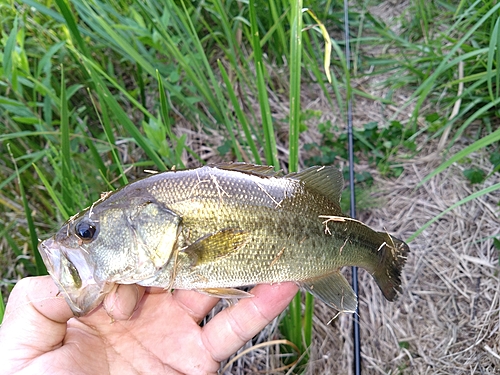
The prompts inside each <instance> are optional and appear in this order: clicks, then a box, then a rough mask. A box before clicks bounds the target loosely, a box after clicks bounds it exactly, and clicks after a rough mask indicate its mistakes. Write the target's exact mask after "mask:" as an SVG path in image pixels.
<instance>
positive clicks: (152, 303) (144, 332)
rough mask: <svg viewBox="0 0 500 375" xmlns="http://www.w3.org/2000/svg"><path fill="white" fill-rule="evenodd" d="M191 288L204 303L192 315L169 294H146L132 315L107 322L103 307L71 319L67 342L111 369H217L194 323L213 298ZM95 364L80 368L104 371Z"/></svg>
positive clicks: (84, 360) (122, 371) (141, 371)
mask: <svg viewBox="0 0 500 375" xmlns="http://www.w3.org/2000/svg"><path fill="white" fill-rule="evenodd" d="M182 293H183V294H184V293H188V292H184V291H183V292H182ZM189 293H192V294H193V297H195V298H196V299H197V301H198V303H199V305H200V306H203V308H202V309H199V311H197V312H196V313H195V315H190V314H189V313H188V311H186V307H185V306H183V305H182V303H179V302H178V301H177V298H174V296H173V295H172V294H165V293H163V294H147V295H146V296H145V297H144V298H143V300H142V302H141V305H140V307H139V309H138V310H137V311H136V313H135V314H134V315H133V317H132V318H131V319H130V320H126V321H115V322H113V323H111V319H110V318H109V317H108V316H107V314H106V312H105V311H104V309H102V308H101V309H99V310H98V311H96V312H94V313H93V314H92V315H91V316H89V317H86V318H82V319H80V320H79V321H78V320H76V319H73V320H72V321H71V323H70V329H68V333H67V335H66V342H78V343H79V345H78V346H77V345H75V346H74V347H73V348H72V350H74V351H75V354H76V353H78V354H79V355H81V356H82V360H83V363H88V362H87V360H88V361H89V362H90V361H93V362H94V363H95V362H96V361H95V359H96V356H98V358H99V359H100V360H99V362H100V363H109V364H110V366H109V372H110V373H113V374H114V373H116V374H125V373H127V372H132V373H157V374H159V373H162V374H163V373H175V372H180V373H186V374H194V373H195V372H199V373H203V374H206V373H215V372H216V371H217V369H218V368H219V364H218V362H216V361H215V360H214V359H213V358H212V356H211V354H210V352H209V351H208V350H207V348H205V346H204V343H203V335H202V332H203V330H202V328H200V326H199V325H198V324H199V322H200V320H201V319H203V316H205V315H206V313H207V312H208V311H209V310H210V309H211V308H212V307H213V305H214V304H215V303H216V302H217V300H216V299H214V298H210V297H206V296H203V295H200V294H198V293H195V292H189ZM175 297H178V296H175ZM92 327H93V328H92ZM83 343H85V344H84V346H85V348H84V349H83V348H82V345H83ZM63 348H64V347H63ZM68 358H70V360H74V358H75V357H73V356H71V357H68ZM76 358H77V357H76ZM75 365H77V363H75ZM96 365H98V364H97V363H96ZM98 366H99V367H98V368H97V369H88V368H87V367H85V368H82V369H81V370H82V372H87V373H89V374H95V373H98V372H99V371H102V367H101V366H100V365H98ZM96 370H98V371H96Z"/></svg>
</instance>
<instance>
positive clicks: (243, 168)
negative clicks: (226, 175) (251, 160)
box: [210, 162, 283, 177]
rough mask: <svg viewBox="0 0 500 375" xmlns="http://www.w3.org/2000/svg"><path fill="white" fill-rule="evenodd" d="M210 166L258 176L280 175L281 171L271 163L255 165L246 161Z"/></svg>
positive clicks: (281, 174)
mask: <svg viewBox="0 0 500 375" xmlns="http://www.w3.org/2000/svg"><path fill="white" fill-rule="evenodd" d="M210 167H212V168H218V169H224V170H227V171H234V172H242V173H246V174H250V175H254V176H259V177H281V176H283V173H282V172H281V171H275V170H274V167H273V166H272V165H269V166H267V165H255V164H248V163H239V162H235V163H217V164H211V165H210Z"/></svg>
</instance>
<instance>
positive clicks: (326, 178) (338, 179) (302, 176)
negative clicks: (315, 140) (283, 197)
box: [285, 166, 344, 203]
mask: <svg viewBox="0 0 500 375" xmlns="http://www.w3.org/2000/svg"><path fill="white" fill-rule="evenodd" d="M285 177H287V178H292V179H295V180H299V181H302V182H303V183H304V185H305V186H306V187H307V188H308V189H311V190H314V191H315V192H316V193H319V194H321V195H324V196H326V197H328V198H329V199H330V200H332V201H333V202H336V203H339V202H340V197H341V195H342V190H343V188H344V177H343V176H342V172H341V171H339V170H338V169H337V168H335V167H333V166H327V167H311V168H307V169H305V170H303V171H302V172H298V173H290V174H287V175H286V176H285Z"/></svg>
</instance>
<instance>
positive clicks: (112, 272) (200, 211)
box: [40, 163, 409, 315]
mask: <svg viewBox="0 0 500 375" xmlns="http://www.w3.org/2000/svg"><path fill="white" fill-rule="evenodd" d="M342 187H343V179H342V174H341V172H340V171H338V170H337V169H336V168H334V167H312V168H309V169H306V170H305V171H303V172H300V173H292V174H288V175H286V176H282V175H281V174H279V173H276V172H274V171H273V170H272V168H270V167H262V166H255V165H250V164H243V163H234V164H218V165H211V166H205V167H201V168H197V169H193V170H184V171H170V172H165V173H159V174H156V175H153V176H150V177H147V178H144V179H142V180H138V181H136V182H133V183H131V184H129V185H127V186H125V187H123V188H122V189H120V190H118V191H117V192H114V193H111V194H109V195H106V196H105V197H104V198H103V199H102V200H100V201H98V202H96V203H95V204H94V205H93V206H92V209H91V210H89V209H87V210H86V211H83V212H82V213H80V214H79V215H77V216H75V217H74V218H72V219H70V220H69V221H68V222H67V223H66V224H65V226H63V228H62V229H61V230H60V231H59V232H58V234H56V235H55V236H54V237H53V238H52V239H49V240H47V241H44V242H43V243H42V244H41V245H40V251H41V253H42V256H43V258H44V261H45V263H46V265H47V267H48V269H49V272H50V273H51V275H52V276H53V278H54V280H55V281H56V283H58V285H59V286H60V289H61V291H64V292H63V294H64V295H65V297H66V300H67V301H68V303H69V304H70V306H71V307H72V309H73V311H74V313H75V314H80V315H81V314H85V313H87V312H88V311H90V309H92V308H93V307H95V306H96V305H97V304H98V303H99V302H100V300H102V298H103V295H104V294H105V291H106V290H109V285H108V284H109V283H138V284H141V285H145V286H158V287H163V288H174V289H193V290H198V291H200V292H202V293H206V294H209V295H214V296H217V297H247V296H248V293H246V292H242V291H240V290H238V289H235V288H237V287H241V286H246V285H252V284H261V283H277V282H284V281H295V282H297V283H298V284H299V285H301V286H302V287H304V288H305V289H306V290H309V291H310V292H312V293H313V294H315V295H316V296H317V297H319V298H320V299H321V300H323V301H324V302H325V303H327V304H328V305H330V306H332V307H334V308H337V309H339V310H342V311H353V310H354V309H355V308H356V305H357V299H356V296H355V295H354V292H353V291H352V289H351V287H350V285H349V283H348V282H347V281H346V280H345V278H344V277H343V276H342V275H341V273H340V269H341V268H342V267H344V266H359V267H362V268H364V269H366V270H367V271H368V272H370V274H371V275H372V276H373V277H374V278H375V280H376V281H377V284H378V285H379V287H380V289H381V290H382V292H383V294H384V296H385V297H386V298H387V299H389V300H393V299H394V298H395V297H396V295H397V292H400V291H401V287H400V274H401V270H402V268H403V266H404V263H405V261H406V256H407V254H408V252H409V248H408V246H407V245H406V244H405V243H404V242H403V241H401V240H399V239H396V238H394V237H392V236H390V235H389V234H387V233H385V232H376V231H374V230H372V229H371V228H369V227H368V226H366V225H365V224H363V223H361V222H359V221H357V220H354V219H351V218H349V217H348V216H346V215H344V214H343V213H342V211H341V209H340V205H339V201H340V194H341V191H342ZM82 226H84V227H85V228H87V227H91V228H94V229H95V232H94V234H93V236H92V238H83V239H82V238H79V235H80V234H82V233H84V234H85V235H87V232H82V231H81V227H82ZM79 228H80V229H79ZM79 230H80V232H82V233H80V232H79ZM115 237H116V238H115ZM75 244H77V245H78V246H77V245H75ZM71 265H72V266H73V267H74V268H76V270H77V271H78V272H77V273H76V274H75V272H73V273H71V272H69V273H68V272H63V271H64V268H65V267H71ZM80 273H81V274H83V275H86V276H85V282H83V283H82V281H81V280H80V284H79V285H81V286H80V287H78V288H77V287H76V285H77V283H76V281H78V280H75V278H78V276H79V274H80ZM89 275H93V277H91V276H89ZM72 278H73V279H74V280H72ZM96 285H97V287H96ZM96 290H100V292H99V293H96ZM90 293H92V294H94V295H93V296H90V295H89V294H90ZM89 301H92V303H90V302H89Z"/></svg>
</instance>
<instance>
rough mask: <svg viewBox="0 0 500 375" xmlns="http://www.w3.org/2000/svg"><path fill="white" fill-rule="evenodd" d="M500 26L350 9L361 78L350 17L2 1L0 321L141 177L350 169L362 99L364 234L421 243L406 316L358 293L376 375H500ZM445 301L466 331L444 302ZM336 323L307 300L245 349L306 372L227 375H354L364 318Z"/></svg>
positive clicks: (404, 8)
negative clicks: (66, 226) (45, 243)
mask: <svg viewBox="0 0 500 375" xmlns="http://www.w3.org/2000/svg"><path fill="white" fill-rule="evenodd" d="M499 16H500V4H499V3H497V2H496V1H494V0H490V1H488V0H483V1H479V0H478V1H465V0H464V1H453V0H441V1H439V0H434V1H423V0H406V1H401V2H400V1H374V0H373V1H371V0H366V1H351V2H349V13H348V17H349V23H350V39H351V53H352V54H351V58H350V61H349V66H350V68H349V69H348V63H347V60H346V57H345V54H344V51H345V42H344V41H345V35H344V33H343V30H344V24H343V20H344V8H343V3H341V2H339V1H332V0H321V1H306V0H297V1H291V2H288V1H284V0H267V1H263V0H249V1H235V0H225V1H223V0H210V1H182V0H175V1H174V0H146V1H139V0H127V1H125V0H106V1H97V0H73V1H71V2H68V1H64V0H54V1H52V0H42V1H36V0H24V1H10V0H0V19H1V20H2V29H1V39H0V46H1V47H0V58H1V61H2V66H1V68H0V118H1V121H0V275H1V279H0V291H1V294H2V296H3V298H0V321H1V318H2V315H3V304H4V303H5V301H6V299H7V297H8V294H9V291H10V290H11V289H12V287H13V285H14V284H15V282H16V281H17V280H18V279H19V278H21V277H25V276H28V275H40V274H45V273H46V270H45V268H44V265H43V262H42V261H41V258H40V256H39V254H38V253H37V251H36V247H37V243H38V239H39V238H42V239H43V238H46V237H47V236H48V235H49V234H51V233H53V232H54V231H55V230H57V228H58V227H59V226H60V224H61V223H62V222H64V221H65V220H66V219H67V218H68V217H69V216H71V215H72V214H73V213H75V212H77V211H79V210H81V209H83V208H85V207H87V206H88V205H89V204H91V203H92V202H93V201H95V200H96V199H98V198H99V195H100V193H101V192H103V191H107V190H113V189H116V188H118V187H119V186H122V185H124V184H126V183H128V182H130V181H131V180H133V179H136V178H139V177H141V176H144V170H145V169H155V170H166V169H169V168H171V167H173V166H175V167H176V168H178V169H180V168H184V167H194V166H199V165H201V164H204V163H212V162H218V161H223V160H224V161H229V160H238V161H245V162H253V163H258V164H270V165H274V166H275V167H276V168H277V169H284V170H285V171H294V170H297V169H299V168H304V167H307V166H309V165H315V164H316V165H317V164H336V165H338V166H339V167H341V168H343V169H345V168H346V167H347V162H346V160H347V141H346V139H347V138H346V116H347V102H348V100H349V99H350V98H351V99H352V100H353V103H354V116H353V118H354V125H355V130H354V136H355V152H356V154H355V162H356V175H355V176H356V186H357V188H359V191H357V194H358V208H359V209H361V210H362V211H361V217H362V218H364V219H366V220H367V221H370V222H373V223H375V224H376V225H378V227H379V228H380V229H383V228H384V227H385V226H386V228H387V230H389V231H390V232H391V233H392V232H394V233H396V234H397V235H398V236H400V237H402V238H409V240H413V242H412V243H411V244H410V245H411V247H412V251H413V252H412V256H413V259H410V262H409V265H408V267H407V270H406V274H407V280H406V283H405V285H406V288H407V289H406V290H405V294H407V297H403V298H402V300H401V301H400V302H397V303H396V304H393V305H390V306H389V305H387V304H383V303H382V302H381V301H380V298H381V297H380V295H379V293H378V291H376V290H375V289H373V288H372V287H371V284H370V283H371V281H370V280H369V279H368V278H366V279H364V278H363V279H362V281H363V283H366V285H370V286H369V287H367V289H366V290H367V291H366V292H362V293H363V294H362V295H361V307H362V309H366V310H365V312H364V313H363V312H362V313H361V314H362V318H363V317H364V318H365V319H366V320H365V321H364V323H363V324H364V326H363V327H362V329H363V332H362V333H363V337H364V341H363V361H364V362H363V363H364V367H365V370H366V372H367V373H408V374H410V373H450V374H452V373H453V374H458V373H462V372H463V373H472V372H474V371H476V370H477V371H479V369H480V370H481V371H482V372H483V373H495V368H496V369H498V368H499V366H500V355H499V354H498V353H500V350H499V348H498V346H496V345H498V344H495V342H496V341H498V340H496V341H495V338H497V335H498V327H499V317H498V314H499V311H500V307H499V299H500V298H499V294H498V292H499V290H500V289H499V284H498V277H497V274H498V267H499V264H498V254H497V250H498V249H500V241H499V240H498V237H499V229H498V228H499V225H498V224H499V222H498V199H499V198H498V197H499V188H500V178H499V176H498V171H499V169H500V145H499V140H500V127H499V119H498V117H499V110H500V107H499V103H500V95H499V92H500V75H499V74H498V67H499V65H500V26H499V25H500V17H499ZM405 197H406V199H405ZM346 198H347V195H346ZM343 202H344V203H345V207H348V200H347V199H344V200H343ZM468 205H469V206H468ZM459 210H463V211H459ZM474 210H475V211H474ZM472 212H475V214H474V216H470V215H471V213H472ZM407 223H408V225H406V224H407ZM443 223H444V224H443ZM454 225H456V226H454ZM468 231H470V232H468ZM450 233H452V234H453V233H455V234H456V233H460V235H462V236H463V238H468V241H469V240H470V241H472V243H473V245H470V243H469V242H467V243H465V242H464V241H465V240H461V241H462V242H460V241H458V242H457V241H456V238H455V237H453V236H454V235H455V234H454V235H453V236H452V235H451V234H450ZM448 234H450V235H449V236H448ZM419 235H420V236H419ZM431 239H432V248H433V249H434V251H433V252H430V250H429V241H430V240H431ZM439 246H442V249H443V250H442V252H441V251H438V252H437V249H441V247H439ZM457 249H462V250H463V251H462V250H457ZM449 251H451V253H448V252H449ZM433 254H439V257H441V258H439V259H437V260H436V261H435V262H434V261H433V260H430V259H432V256H434V255H433ZM443 259H446V260H448V259H456V263H453V262H452V263H450V264H448V263H446V262H445V261H444V260H443ZM422 262H423V263H422ZM443 262H444V263H443ZM463 262H466V263H467V262H468V263H467V265H466V266H464V263H463ZM422 264H426V265H428V266H429V267H428V268H426V267H423V266H422ZM431 264H432V265H433V267H430V265H431ZM439 265H442V266H443V268H439ZM422 267H423V268H422ZM471 267H472V268H471ZM474 267H476V268H474ZM426 272H428V274H427V273H426ZM485 272H486V273H485ZM443 274H445V275H446V277H444V276H442V275H443ZM418 275H420V276H422V275H427V276H428V278H427V281H426V282H424V285H422V284H418V282H420V281H421V280H420V279H419V278H417V276H418ZM464 277H465V278H466V279H467V282H464V281H462V280H463V278H464ZM430 280H434V281H432V282H431V281H430ZM477 280H479V281H477ZM440 283H442V285H443V288H442V289H439V290H437V291H436V290H434V289H433V288H434V287H435V285H441V284H440ZM430 284H433V285H432V286H429V285H430ZM478 290H482V291H483V293H482V296H483V297H482V298H483V299H484V300H480V299H479V297H477V295H478V293H479V292H478ZM368 291H371V292H372V293H371V294H370V293H369V292H368ZM446 295H447V296H450V295H451V296H452V299H451V300H448V299H446V300H442V302H443V303H445V304H446V306H451V307H450V308H453V309H454V310H453V311H452V312H450V311H448V310H445V309H444V308H441V307H439V306H440V305H441V303H440V301H441V300H439V301H438V300H431V299H432V298H434V296H441V297H442V298H445V297H444V296H446ZM455 296H456V297H455ZM447 298H448V297H447ZM432 306H438V307H436V308H434V307H432ZM479 311H482V313H480V312H479ZM313 312H314V315H313ZM331 314H332V313H331V311H325V310H324V309H322V307H321V306H316V308H315V309H314V310H313V301H312V299H311V298H310V297H303V299H301V297H300V296H299V297H297V298H296V299H295V301H294V302H293V304H292V305H291V307H290V310H289V312H287V314H286V315H284V317H283V318H282V320H281V321H280V322H281V323H280V324H279V323H278V322H275V323H274V324H273V325H271V326H270V327H269V329H268V330H266V331H265V332H263V334H262V335H261V336H259V337H257V338H255V339H254V340H253V342H251V343H249V346H251V345H252V344H255V343H257V342H265V341H268V340H269V338H270V337H271V338H273V337H275V336H276V335H278V333H277V329H278V328H279V330H280V332H281V333H279V334H281V335H285V336H286V337H287V338H288V339H289V340H290V341H292V342H294V343H295V344H296V345H297V346H298V347H299V349H300V352H301V353H302V356H301V360H300V361H299V362H295V364H294V365H293V367H292V369H291V370H279V371H278V370H273V369H278V368H280V367H281V366H282V365H283V364H290V363H293V356H294V353H293V352H292V353H290V349H289V348H287V347H283V346H277V345H268V346H267V348H266V349H265V350H263V351H262V350H261V351H258V350H254V351H253V352H252V353H251V354H249V355H247V356H245V357H244V359H238V361H237V362H235V363H233V364H232V365H231V364H230V366H229V367H228V370H227V371H228V372H231V373H252V372H255V371H257V370H259V371H260V370H263V371H267V372H269V373H271V372H273V371H274V372H276V373H282V372H286V371H295V372H306V373H328V371H331V373H345V371H346V370H345V369H346V368H349V363H350V362H349V361H351V360H352V345H351V342H350V340H351V339H350V337H349V334H348V332H349V329H350V326H349V324H350V323H349V319H350V318H349V317H340V318H339V319H337V320H336V321H334V322H333V323H332V324H331V325H330V326H326V325H325V323H326V322H327V321H328V320H329V319H330V318H331ZM450 314H451V315H450ZM452 315H453V319H451V318H450V320H449V322H448V320H447V319H446V318H443V317H448V316H452ZM318 317H319V318H318ZM422 317H428V320H424V322H426V323H422V321H421V320H420V319H421V318H422ZM362 321H363V319H362ZM313 322H314V324H313ZM321 322H323V324H322V323H321ZM414 322H420V323H419V324H423V325H424V326H425V325H427V327H425V329H428V330H427V331H419V330H415V329H414V328H413V325H414ZM446 322H448V323H449V324H448V323H446ZM391 323H392V324H393V325H392V326H391ZM376 327H379V328H376ZM380 327H382V328H380ZM422 329H424V328H422ZM380 330H383V331H380ZM381 332H382V333H381ZM457 332H463V334H464V337H465V336H466V335H469V336H470V337H472V341H470V342H469V341H467V340H468V339H466V338H463V339H460V334H457ZM431 336H433V337H434V338H435V341H432V342H431V341H430V337H431ZM377 337H378V338H377ZM457 337H458V338H457ZM424 339H425V340H424ZM377 340H379V341H377ZM487 340H492V341H491V342H490V341H487ZM441 342H442V343H447V345H445V344H441ZM441 347H446V350H445V352H440V351H439V350H436V351H435V353H436V354H433V350H434V349H436V348H441ZM443 350H444V349H443ZM336 353H337V354H336ZM438 354H439V355H438ZM290 358H292V359H290ZM339 358H341V359H339ZM295 359H296V358H295ZM346 364H347V365H346Z"/></svg>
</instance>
